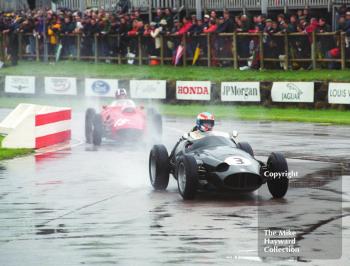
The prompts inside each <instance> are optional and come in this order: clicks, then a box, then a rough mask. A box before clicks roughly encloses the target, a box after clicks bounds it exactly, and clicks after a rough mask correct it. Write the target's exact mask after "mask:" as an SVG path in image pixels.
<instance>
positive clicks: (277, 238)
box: [262, 229, 300, 254]
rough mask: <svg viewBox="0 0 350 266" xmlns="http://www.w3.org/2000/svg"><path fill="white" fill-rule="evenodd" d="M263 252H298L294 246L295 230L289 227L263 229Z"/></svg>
mask: <svg viewBox="0 0 350 266" xmlns="http://www.w3.org/2000/svg"><path fill="white" fill-rule="evenodd" d="M263 234H264V238H263V250H262V251H263V252H264V253H275V254H276V253H300V247H297V246H296V239H297V232H296V231H292V230H290V229H273V230H272V229H265V230H263Z"/></svg>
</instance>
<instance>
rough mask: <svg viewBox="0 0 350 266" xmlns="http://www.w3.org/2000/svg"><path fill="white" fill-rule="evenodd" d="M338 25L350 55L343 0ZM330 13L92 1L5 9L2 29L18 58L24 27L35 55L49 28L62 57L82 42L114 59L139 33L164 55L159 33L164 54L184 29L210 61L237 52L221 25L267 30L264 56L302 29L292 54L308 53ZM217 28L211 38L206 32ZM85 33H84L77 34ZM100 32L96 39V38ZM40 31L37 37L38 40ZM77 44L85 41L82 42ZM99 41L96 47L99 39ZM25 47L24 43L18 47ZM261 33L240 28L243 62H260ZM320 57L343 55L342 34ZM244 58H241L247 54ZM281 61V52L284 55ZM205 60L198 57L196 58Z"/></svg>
mask: <svg viewBox="0 0 350 266" xmlns="http://www.w3.org/2000/svg"><path fill="white" fill-rule="evenodd" d="M336 19H337V26H336V27H337V28H336V29H337V30H339V31H344V32H346V36H347V38H346V49H347V50H346V51H347V58H350V56H349V55H350V48H349V40H350V9H347V8H346V7H345V6H343V7H341V8H340V9H339V10H338V12H337V18H336ZM331 31H332V28H331V26H330V23H329V21H328V20H327V19H326V18H325V17H323V16H322V13H321V14H317V13H311V12H310V10H309V9H308V8H305V9H304V10H297V11H296V12H295V13H290V14H278V15H277V16H272V17H268V16H266V15H262V14H257V15H254V14H253V15H249V14H237V15H234V14H233V13H231V12H229V11H227V10H224V11H223V12H216V11H211V12H209V13H205V14H203V19H199V18H197V17H196V15H191V16H189V17H187V16H184V15H183V14H182V13H177V12H176V11H175V10H172V9H169V8H166V9H157V10H156V14H155V15H154V16H153V19H152V21H148V16H144V15H141V14H140V12H139V11H138V10H133V11H130V10H125V9H122V10H121V11H118V12H117V11H115V12H107V11H105V10H103V9H101V10H95V9H88V10H86V11H85V12H79V11H74V10H68V9H61V10H57V11H56V12H53V11H52V10H27V11H18V12H14V13H0V32H2V33H3V35H2V37H4V35H6V38H3V40H6V41H4V42H3V43H4V45H3V46H5V47H7V48H8V49H7V52H8V54H9V55H10V57H11V60H12V64H14V65H15V64H17V58H18V53H19V48H18V36H19V34H18V33H23V34H22V36H23V37H22V42H21V43H22V44H23V50H24V53H26V54H27V56H28V58H29V59H34V58H35V54H36V48H37V47H36V45H37V44H38V43H39V46H40V47H38V48H39V50H40V52H41V54H42V50H43V41H42V40H43V39H44V38H43V36H44V34H46V36H47V40H48V51H49V54H50V55H55V53H56V52H57V49H62V50H61V52H60V53H61V57H62V58H67V57H72V58H75V56H76V55H77V49H80V53H81V56H82V58H84V57H85V58H88V57H92V56H94V55H95V53H96V52H97V53H98V56H99V57H100V58H103V59H105V60H106V61H107V62H109V60H110V59H109V58H114V57H115V56H117V55H121V56H123V57H124V56H127V55H128V54H133V55H137V54H138V52H139V49H138V40H139V38H135V37H137V36H140V37H141V42H142V47H143V51H144V53H145V54H147V55H148V56H159V55H160V49H161V36H164V40H165V41H164V56H166V57H172V56H174V54H175V53H176V49H177V47H178V46H179V45H180V44H181V42H182V38H180V37H182V36H184V35H186V37H187V38H186V39H187V41H186V54H187V55H188V57H189V58H191V57H193V55H194V53H195V50H196V49H198V48H200V54H201V55H203V56H205V55H207V54H208V52H209V51H208V49H210V52H211V53H210V54H211V57H212V65H230V64H232V60H226V61H225V60H221V58H228V57H230V58H232V36H220V35H218V34H219V33H233V32H237V33H242V32H245V33H258V32H263V33H264V34H263V36H264V37H263V49H264V56H265V57H266V58H279V59H281V56H282V57H283V56H285V55H284V54H285V46H284V39H283V38H281V36H283V34H284V33H285V32H287V33H298V32H299V33H302V34H301V35H300V36H299V35H298V36H291V37H290V38H289V57H290V58H296V59H297V58H310V54H311V42H312V38H311V37H310V36H311V34H312V33H313V32H316V33H324V32H331ZM208 33H211V38H210V46H209V45H208V42H207V38H206V37H205V36H203V34H208ZM74 34H79V35H80V36H81V41H80V42H77V38H76V37H75V36H73V35H74ZM95 36H97V42H95ZM36 38H38V39H39V42H36ZM77 44H79V45H77ZM96 44H97V47H95V45H96ZM20 49H22V48H21V47H20ZM259 50H260V45H259V39H258V38H257V37H252V36H240V37H238V39H237V54H238V58H239V59H240V60H239V62H240V67H241V69H245V68H258V67H259V63H260V62H259V53H260V51H259ZM317 51H318V57H319V58H339V57H340V42H339V38H336V37H334V36H319V38H318V41H317ZM241 59H242V60H241ZM281 61H282V60H281ZM198 63H199V64H200V62H198ZM308 65H310V64H309V63H294V64H292V65H291V66H290V67H293V68H301V67H303V68H307V67H308ZM327 66H328V67H329V68H337V67H338V66H337V63H334V62H333V63H329V64H327ZM267 67H271V68H279V67H284V66H283V65H281V64H279V63H274V62H272V63H270V64H267Z"/></svg>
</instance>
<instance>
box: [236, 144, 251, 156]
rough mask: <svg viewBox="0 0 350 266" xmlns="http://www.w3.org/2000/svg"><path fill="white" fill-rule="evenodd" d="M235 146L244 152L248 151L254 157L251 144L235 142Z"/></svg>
mask: <svg viewBox="0 0 350 266" xmlns="http://www.w3.org/2000/svg"><path fill="white" fill-rule="evenodd" d="M237 148H238V149H240V150H242V151H245V152H246V153H249V154H250V155H251V156H252V157H254V151H253V148H252V146H250V144H249V143H248V142H239V143H237Z"/></svg>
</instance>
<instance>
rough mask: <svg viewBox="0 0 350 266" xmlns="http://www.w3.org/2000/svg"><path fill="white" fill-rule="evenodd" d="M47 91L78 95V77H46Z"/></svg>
mask: <svg viewBox="0 0 350 266" xmlns="http://www.w3.org/2000/svg"><path fill="white" fill-rule="evenodd" d="M45 93H46V94H60V95H77V79H76V78H66V77H46V78H45Z"/></svg>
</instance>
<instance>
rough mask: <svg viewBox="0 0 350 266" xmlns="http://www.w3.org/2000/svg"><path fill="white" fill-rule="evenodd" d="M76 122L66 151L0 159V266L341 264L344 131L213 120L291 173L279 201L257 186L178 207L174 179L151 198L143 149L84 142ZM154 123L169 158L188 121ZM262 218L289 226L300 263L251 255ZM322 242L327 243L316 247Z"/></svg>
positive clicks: (348, 243) (348, 189) (349, 146)
mask: <svg viewBox="0 0 350 266" xmlns="http://www.w3.org/2000/svg"><path fill="white" fill-rule="evenodd" d="M8 112H9V110H1V111H0V118H3V117H4V116H5V115H6V114H7V113H8ZM83 117H84V114H83V113H74V117H73V141H72V144H73V145H72V147H71V148H69V149H65V150H61V151H58V152H54V153H48V154H42V155H37V156H35V157H34V156H29V157H24V158H17V159H14V160H9V161H4V162H1V163H0V167H1V169H0V265H2V266H12V265H13V266H17V265H26V266H28V265H164V264H165V265H167V264H169V265H172V264H180V265H213V264H215V265H232V264H234V265H260V264H266V265H267V264H274V265H295V264H297V263H299V264H303V265H304V264H305V265H329V264H330V263H334V264H337V265H350V255H349V253H348V251H349V248H350V230H349V227H350V216H349V214H350V204H349V200H350V170H349V167H350V166H349V162H350V138H349V137H350V128H349V127H341V126H327V125H315V124H302V123H283V122H272V123H270V122H242V121H219V122H218V123H217V126H216V127H217V130H221V131H231V130H232V129H235V130H237V131H238V132H239V134H240V135H239V140H241V141H248V142H249V143H250V144H251V145H252V147H253V148H254V150H255V153H256V155H257V157H258V158H259V159H262V160H263V161H266V158H267V156H268V155H269V154H270V152H272V151H280V152H282V153H284V154H285V155H286V157H287V160H288V163H289V170H293V171H295V172H297V173H298V176H297V177H295V178H293V179H292V180H291V188H290V189H289V191H288V193H287V196H286V198H285V199H283V200H273V199H271V197H270V195H269V194H268V193H267V192H266V191H267V187H266V186H263V187H262V188H261V189H260V190H259V192H254V193H252V194H248V195H217V194H212V193H210V194H200V195H199V196H198V197H197V199H196V200H195V201H191V202H184V201H183V200H182V199H181V198H180V196H179V194H178V192H177V185H176V182H175V180H174V179H173V178H171V182H170V185H169V187H168V190H167V191H166V192H154V191H153V190H152V188H151V185H150V183H149V177H148V154H149V149H150V144H136V145H128V146H125V145H124V146H120V145H117V144H115V143H111V142H104V143H103V145H102V146H101V147H99V148H95V147H93V146H91V145H87V144H85V143H83V141H84V136H83V127H84V122H83ZM164 120H165V121H164V136H163V141H162V142H163V143H164V144H165V145H166V146H167V147H168V149H169V150H170V149H171V148H172V146H173V145H174V144H175V143H176V141H177V140H178V139H179V137H180V136H181V135H182V134H183V133H184V132H186V131H188V130H189V129H190V128H192V126H193V121H191V120H189V119H175V118H166V119H164ZM341 198H342V200H343V203H342V204H341V201H340V200H341ZM266 210H268V211H269V218H266V216H265V217H264V215H261V213H263V212H262V211H266ZM269 219H270V220H269ZM269 222H270V223H271V224H273V223H281V224H285V225H288V224H289V226H290V227H292V228H293V229H295V230H296V231H297V232H298V237H297V240H298V242H299V244H300V245H301V246H303V247H304V249H308V248H309V249H310V250H308V251H309V252H311V255H310V258H308V257H307V256H306V257H303V256H301V257H297V258H294V259H276V258H269V257H265V258H264V257H259V254H258V233H257V228H258V226H259V224H266V223H269ZM274 225H276V224H274ZM341 229H342V232H341ZM325 235H327V236H326V239H328V240H329V241H327V242H329V243H332V244H331V245H330V247H329V246H328V247H323V246H322V244H320V242H319V241H318V240H319V239H323V240H322V241H323V242H324V239H325V238H324V237H325ZM322 237H323V238H322ZM341 237H342V239H341ZM339 240H340V243H339ZM341 240H342V243H341ZM332 241H334V242H332ZM305 243H307V244H305ZM333 243H334V244H333ZM326 249H327V250H326ZM341 250H342V253H343V254H342V257H341V258H340V259H337V260H336V261H327V260H321V259H319V258H322V255H324V254H326V253H327V254H328V255H329V256H330V258H332V254H335V257H339V256H340V255H339V254H341V252H340V251H341ZM338 255H339V256H338ZM316 258H318V259H316ZM298 261H301V262H298Z"/></svg>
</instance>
